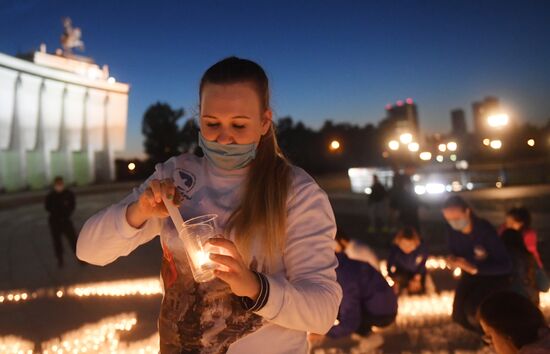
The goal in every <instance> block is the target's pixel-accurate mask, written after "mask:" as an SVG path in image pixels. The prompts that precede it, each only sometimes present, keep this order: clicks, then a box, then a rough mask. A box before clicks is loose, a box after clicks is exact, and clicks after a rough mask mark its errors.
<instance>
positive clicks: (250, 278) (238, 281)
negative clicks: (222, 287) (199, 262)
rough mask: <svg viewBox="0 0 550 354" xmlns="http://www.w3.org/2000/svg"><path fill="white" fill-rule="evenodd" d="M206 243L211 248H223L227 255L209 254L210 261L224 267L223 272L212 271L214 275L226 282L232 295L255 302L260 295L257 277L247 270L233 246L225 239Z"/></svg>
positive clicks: (216, 239) (215, 239) (219, 270)
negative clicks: (244, 297)
mask: <svg viewBox="0 0 550 354" xmlns="http://www.w3.org/2000/svg"><path fill="white" fill-rule="evenodd" d="M208 242H209V243H210V244H211V245H212V246H216V247H221V248H223V249H224V250H225V251H226V252H227V253H228V254H229V255H222V254H214V253H211V254H210V259H211V260H212V261H214V262H216V263H218V264H221V265H223V266H225V267H226V268H225V269H224V270H222V269H216V270H214V275H215V276H216V277H217V278H219V279H220V280H222V281H224V282H226V283H227V284H228V285H229V287H231V291H232V292H233V294H235V295H237V296H246V297H248V298H250V299H252V300H253V301H256V299H257V298H258V295H259V294H260V281H259V280H258V276H257V275H256V274H254V272H252V271H251V270H250V269H248V266H247V265H246V264H245V262H244V261H243V258H242V257H241V254H240V253H239V250H238V249H237V247H236V246H235V244H234V243H233V242H231V240H227V239H225V238H211V239H210V240H208Z"/></svg>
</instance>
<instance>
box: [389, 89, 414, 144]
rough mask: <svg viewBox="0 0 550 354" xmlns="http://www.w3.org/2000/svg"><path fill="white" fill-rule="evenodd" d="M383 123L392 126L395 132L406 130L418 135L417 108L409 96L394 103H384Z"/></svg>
mask: <svg viewBox="0 0 550 354" xmlns="http://www.w3.org/2000/svg"><path fill="white" fill-rule="evenodd" d="M386 114H387V116H386V119H385V123H386V124H388V125H390V126H391V127H392V130H394V131H395V132H396V133H397V134H399V133H404V132H408V133H411V134H414V135H416V136H418V135H419V134H420V129H419V126H418V108H417V106H416V104H415V103H414V101H413V100H412V99H411V98H407V99H406V100H404V101H401V100H399V101H397V102H396V103H395V104H394V105H392V104H388V105H386Z"/></svg>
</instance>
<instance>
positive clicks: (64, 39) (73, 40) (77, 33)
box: [61, 17, 84, 54]
mask: <svg viewBox="0 0 550 354" xmlns="http://www.w3.org/2000/svg"><path fill="white" fill-rule="evenodd" d="M63 27H64V28H65V30H64V32H63V34H62V35H61V46H62V47H63V52H64V53H66V54H72V50H73V48H77V49H78V50H80V51H84V42H83V41H82V40H81V39H80V37H81V36H82V31H81V30H80V28H78V27H73V22H72V21H71V19H70V18H69V17H66V18H64V19H63Z"/></svg>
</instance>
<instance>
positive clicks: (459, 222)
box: [448, 218, 470, 231]
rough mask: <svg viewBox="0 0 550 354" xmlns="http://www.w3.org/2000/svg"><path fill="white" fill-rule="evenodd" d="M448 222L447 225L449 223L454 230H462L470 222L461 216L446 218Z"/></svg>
mask: <svg viewBox="0 0 550 354" xmlns="http://www.w3.org/2000/svg"><path fill="white" fill-rule="evenodd" d="M448 222H449V225H451V227H452V228H453V229H454V230H456V231H462V230H464V229H465V228H466V227H467V226H468V225H469V224H470V219H469V218H462V219H456V220H448Z"/></svg>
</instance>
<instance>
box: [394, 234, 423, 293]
mask: <svg viewBox="0 0 550 354" xmlns="http://www.w3.org/2000/svg"><path fill="white" fill-rule="evenodd" d="M427 259H428V249H427V247H426V245H425V244H424V242H422V239H421V238H420V235H418V233H417V232H416V230H415V229H414V228H413V227H410V226H409V227H404V228H402V229H401V230H399V232H398V233H397V235H395V238H394V240H393V245H392V246H391V248H390V253H389V255H388V275H389V276H390V277H391V278H392V280H393V281H394V282H395V284H394V286H393V289H394V291H395V293H396V294H400V293H402V292H404V291H406V292H407V293H408V294H423V293H425V292H426V260H427Z"/></svg>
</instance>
